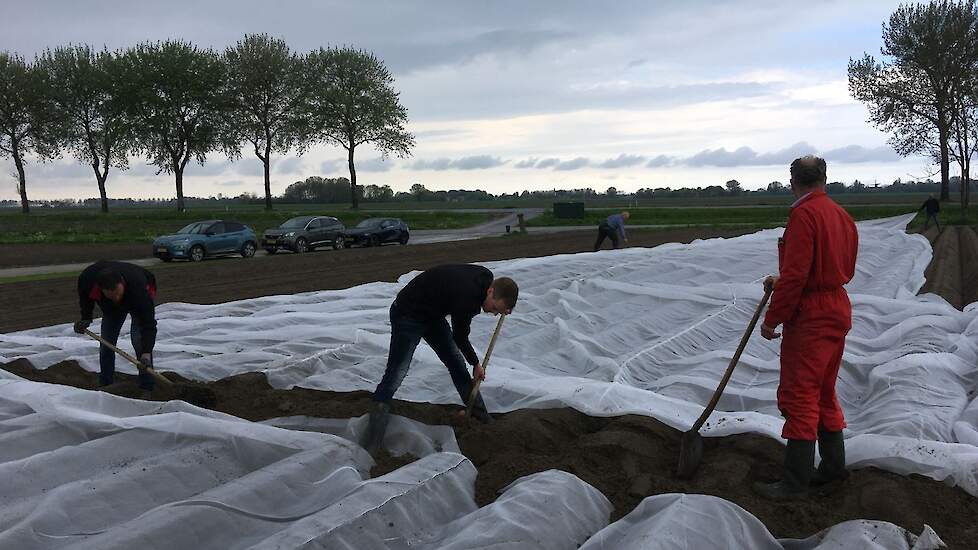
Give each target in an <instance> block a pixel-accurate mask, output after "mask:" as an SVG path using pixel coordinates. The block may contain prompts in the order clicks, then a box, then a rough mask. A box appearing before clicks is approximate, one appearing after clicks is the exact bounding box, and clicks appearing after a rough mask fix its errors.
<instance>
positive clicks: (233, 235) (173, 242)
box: [153, 220, 258, 262]
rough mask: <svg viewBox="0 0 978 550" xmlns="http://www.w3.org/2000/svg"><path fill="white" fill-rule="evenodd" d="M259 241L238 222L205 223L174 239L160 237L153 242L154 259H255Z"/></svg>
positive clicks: (174, 235) (166, 260)
mask: <svg viewBox="0 0 978 550" xmlns="http://www.w3.org/2000/svg"><path fill="white" fill-rule="evenodd" d="M257 248H258V239H257V237H256V236H255V232H254V230H252V229H251V228H250V227H248V226H247V225H244V224H243V223H238V222H232V221H224V220H206V221H201V222H194V223H192V224H190V225H188V226H186V227H184V228H183V229H181V230H180V231H177V232H176V233H175V234H173V235H163V236H162V237H157V238H156V240H154V241H153V256H156V257H157V258H159V259H161V260H163V261H164V262H169V261H173V260H190V261H192V262H199V261H201V260H203V259H204V258H207V257H211V256H220V255H224V254H241V256H242V257H243V258H250V257H252V256H254V255H255V250H256V249H257Z"/></svg>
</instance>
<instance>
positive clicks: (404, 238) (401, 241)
mask: <svg viewBox="0 0 978 550" xmlns="http://www.w3.org/2000/svg"><path fill="white" fill-rule="evenodd" d="M397 242H399V243H401V244H407V242H408V234H407V233H405V234H403V235H401V238H400V240H398V241H397Z"/></svg>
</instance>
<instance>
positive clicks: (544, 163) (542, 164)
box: [535, 157, 560, 170]
mask: <svg viewBox="0 0 978 550" xmlns="http://www.w3.org/2000/svg"><path fill="white" fill-rule="evenodd" d="M558 164H560V159H558V158H553V157H550V158H545V159H541V160H540V161H538V162H537V165H536V166H535V168H537V169H538V170H543V169H544V168H552V167H554V166H557V165H558Z"/></svg>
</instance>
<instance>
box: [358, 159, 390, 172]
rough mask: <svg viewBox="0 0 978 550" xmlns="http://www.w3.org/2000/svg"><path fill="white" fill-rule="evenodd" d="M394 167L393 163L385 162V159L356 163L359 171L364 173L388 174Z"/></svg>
mask: <svg viewBox="0 0 978 550" xmlns="http://www.w3.org/2000/svg"><path fill="white" fill-rule="evenodd" d="M393 165H394V162H393V161H389V160H384V158H383V157H376V158H372V159H367V160H358V161H356V167H357V171H361V170H362V171H364V172H387V171H389V170H390V169H391V167H392V166H393Z"/></svg>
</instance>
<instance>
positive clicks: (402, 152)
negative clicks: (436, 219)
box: [0, 34, 414, 213]
mask: <svg viewBox="0 0 978 550" xmlns="http://www.w3.org/2000/svg"><path fill="white" fill-rule="evenodd" d="M393 84H394V79H393V77H392V76H391V74H390V72H389V71H388V70H387V68H386V67H385V66H384V63H383V62H382V61H381V60H380V59H378V58H377V57H375V56H374V55H373V54H371V53H369V52H366V51H362V50H357V49H354V48H349V47H334V48H321V49H319V50H315V51H312V52H309V53H307V54H304V55H299V54H297V53H295V52H292V51H291V50H290V48H289V46H288V45H287V44H286V43H285V42H284V41H283V40H279V39H275V38H271V37H269V36H268V35H264V34H260V35H246V36H245V37H244V38H243V39H242V40H240V41H238V42H237V43H236V44H235V45H234V46H231V47H229V48H227V50H226V51H224V52H223V53H218V52H215V51H214V50H210V49H202V48H198V47H196V46H194V45H192V44H190V43H188V42H184V41H179V40H171V41H166V42H157V43H144V44H139V45H137V46H135V47H132V48H129V49H126V50H121V51H116V52H110V51H108V50H102V51H97V50H94V49H93V48H91V47H90V46H62V47H58V48H55V49H53V50H47V51H45V52H44V53H43V54H41V55H39V56H38V57H37V58H36V59H35V60H34V62H33V63H27V62H26V61H25V60H24V59H23V58H21V57H19V56H18V55H16V54H11V53H4V52H0V154H2V155H3V156H7V157H9V158H12V159H13V162H14V166H15V168H16V170H17V178H18V184H17V190H18V193H19V195H20V199H21V209H22V211H23V212H25V213H26V212H28V211H29V201H28V198H27V177H26V170H25V159H26V157H27V156H28V155H32V156H33V157H34V158H37V159H39V160H42V161H44V160H50V159H53V158H56V157H58V156H59V155H61V154H63V153H68V154H70V155H71V156H73V157H74V158H75V159H77V160H78V161H79V162H81V163H83V164H88V165H91V167H92V170H93V171H94V175H95V180H96V182H97V184H98V188H99V194H100V196H101V207H102V210H103V211H107V210H108V197H107V192H106V180H107V179H108V176H109V171H110V169H111V168H116V169H120V170H125V169H126V168H128V162H129V158H130V156H143V157H145V158H146V159H147V161H148V162H149V163H150V164H151V165H153V166H155V167H156V168H158V170H159V172H158V173H167V174H173V176H174V179H175V185H176V194H177V209H179V210H183V209H184V207H185V203H184V190H183V174H184V170H185V169H186V167H187V165H188V164H189V163H190V162H191V161H196V162H198V163H200V164H203V163H204V162H205V160H206V156H207V154H208V153H211V152H215V151H221V152H224V153H225V154H226V155H227V156H228V158H230V159H231V160H235V159H237V158H240V157H241V155H242V152H243V150H245V151H251V152H253V153H254V155H255V156H256V157H257V158H258V160H259V161H261V162H262V164H263V165H264V174H265V177H264V182H265V205H266V208H268V209H271V208H272V193H271V181H270V166H271V161H272V157H273V155H276V154H279V155H281V154H285V153H287V152H289V151H295V152H297V153H298V154H301V153H302V152H303V151H304V150H305V149H306V148H307V147H309V146H310V145H311V144H313V143H317V142H322V143H328V144H331V145H337V146H340V147H343V148H344V149H346V151H347V159H348V166H349V170H350V178H349V180H348V181H349V187H348V188H347V189H346V196H345V199H344V200H351V201H352V204H353V207H354V208H356V207H357V201H358V194H357V193H356V192H355V190H356V189H357V185H356V168H355V165H354V153H355V150H356V148H357V147H358V146H360V145H363V144H366V143H369V144H371V145H373V146H374V148H375V149H376V150H378V151H379V152H380V153H381V154H382V155H384V156H387V155H389V154H394V155H397V156H400V157H405V156H408V155H410V153H411V149H412V148H413V146H414V137H413V136H412V135H411V134H410V133H409V132H408V131H407V130H406V124H407V109H405V108H404V106H403V105H401V103H400V100H399V97H398V93H397V91H396V90H395V89H394V86H393Z"/></svg>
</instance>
